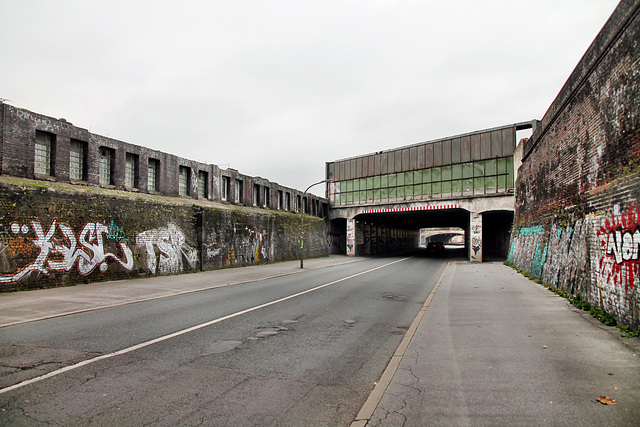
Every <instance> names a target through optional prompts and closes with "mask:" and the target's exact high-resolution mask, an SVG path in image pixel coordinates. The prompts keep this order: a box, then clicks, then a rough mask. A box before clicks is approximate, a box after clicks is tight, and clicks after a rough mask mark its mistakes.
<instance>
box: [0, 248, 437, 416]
mask: <svg viewBox="0 0 640 427" xmlns="http://www.w3.org/2000/svg"><path fill="white" fill-rule="evenodd" d="M445 264H446V259H442V258H440V259H439V258H419V257H414V258H406V259H405V258H380V259H369V260H365V261H361V262H357V263H352V264H344V265H339V266H334V267H331V268H325V269H320V270H313V271H306V272H304V273H300V274H295V275H290V276H283V277H279V278H274V279H268V280H261V281H255V282H250V283H244V284H238V285H234V286H228V287H221V288H217V289H211V290H206V291H201V292H195V293H190V294H185V295H179V296H175V297H168V298H162V299H157V300H152V301H146V302H140V303H135V304H128V305H122V306H117V307H112V308H107V309H101V310H96V311H89V312H86V313H80V314H75V315H70V316H64V317H58V318H53V319H48V320H42V321H37V322H30V323H25V324H21V325H15V326H9V327H5V328H1V329H0V347H1V348H3V349H4V354H3V355H2V356H3V358H4V359H5V362H4V363H3V365H4V366H3V367H2V370H1V371H0V425H12V426H20V425H29V426H32V425H45V424H47V425H132V426H133V425H261V426H265V425H278V426H282V425H305V426H309V425H349V423H350V422H351V421H352V420H353V419H354V417H355V415H356V414H357V412H358V410H359V409H360V407H361V406H362V404H363V403H364V401H365V400H366V398H367V397H368V395H369V393H370V392H371V390H372V389H373V387H374V383H375V381H376V380H377V379H378V378H379V377H380V375H381V374H382V372H383V370H384V368H385V367H386V365H387V363H388V362H389V359H390V358H391V355H392V354H393V352H394V350H395V349H396V347H397V346H398V344H399V343H400V341H401V340H402V338H403V335H404V333H405V331H406V329H407V328H408V327H409V325H410V324H411V322H412V321H413V319H414V318H415V316H416V314H417V313H418V311H419V310H420V308H421V307H422V304H423V302H424V301H425V299H426V298H427V296H428V295H429V292H430V291H431V289H432V288H433V286H434V285H435V283H436V281H437V279H438V277H439V275H440V273H441V272H442V271H443V269H444V266H445ZM175 280H181V277H180V276H176V277H175ZM190 280H193V277H191V278H190ZM203 285H206V283H203ZM83 361H84V362H83ZM83 363H85V364H83ZM64 367H71V368H72V369H69V370H68V371H65V372H61V368H62V369H64ZM47 373H50V374H52V376H51V377H49V378H42V376H43V375H46V374H47ZM34 378H35V381H34V382H33V383H28V384H26V385H23V386H19V387H17V388H14V389H10V388H9V387H12V386H14V385H15V384H18V383H21V382H22V381H25V380H29V379H34ZM22 384H24V383H22Z"/></svg>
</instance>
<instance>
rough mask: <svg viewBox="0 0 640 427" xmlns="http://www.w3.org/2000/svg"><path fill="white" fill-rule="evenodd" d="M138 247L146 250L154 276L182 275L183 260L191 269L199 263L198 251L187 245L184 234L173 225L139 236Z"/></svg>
mask: <svg viewBox="0 0 640 427" xmlns="http://www.w3.org/2000/svg"><path fill="white" fill-rule="evenodd" d="M136 246H138V247H144V248H145V249H146V252H147V267H148V269H149V271H150V272H151V273H152V274H156V272H159V273H160V274H178V273H182V270H183V267H184V264H183V259H184V260H186V261H187V263H188V264H189V266H190V267H191V268H195V267H196V265H197V263H198V251H197V249H194V248H192V247H191V246H189V245H188V244H187V243H186V238H185V236H184V233H183V232H182V230H180V228H179V227H178V226H177V225H175V224H173V223H169V224H167V226H166V227H160V228H156V229H153V230H147V231H144V232H142V233H140V234H138V235H137V236H136ZM156 248H157V249H158V253H157V254H156Z"/></svg>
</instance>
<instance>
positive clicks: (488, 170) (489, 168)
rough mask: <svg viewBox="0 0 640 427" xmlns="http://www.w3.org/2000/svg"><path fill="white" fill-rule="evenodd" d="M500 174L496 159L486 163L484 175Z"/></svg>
mask: <svg viewBox="0 0 640 427" xmlns="http://www.w3.org/2000/svg"><path fill="white" fill-rule="evenodd" d="M497 172H498V168H497V166H496V159H492V160H486V161H485V162H484V173H485V175H487V176H489V175H495V174H496V173H497Z"/></svg>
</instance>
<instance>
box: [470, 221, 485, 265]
mask: <svg viewBox="0 0 640 427" xmlns="http://www.w3.org/2000/svg"><path fill="white" fill-rule="evenodd" d="M469 221H470V224H469V225H470V226H469V229H470V231H471V232H470V233H469V261H472V262H482V214H479V213H476V212H471V213H470V215H469Z"/></svg>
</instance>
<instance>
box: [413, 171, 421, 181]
mask: <svg viewBox="0 0 640 427" xmlns="http://www.w3.org/2000/svg"><path fill="white" fill-rule="evenodd" d="M413 183H414V184H422V172H421V171H413Z"/></svg>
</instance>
